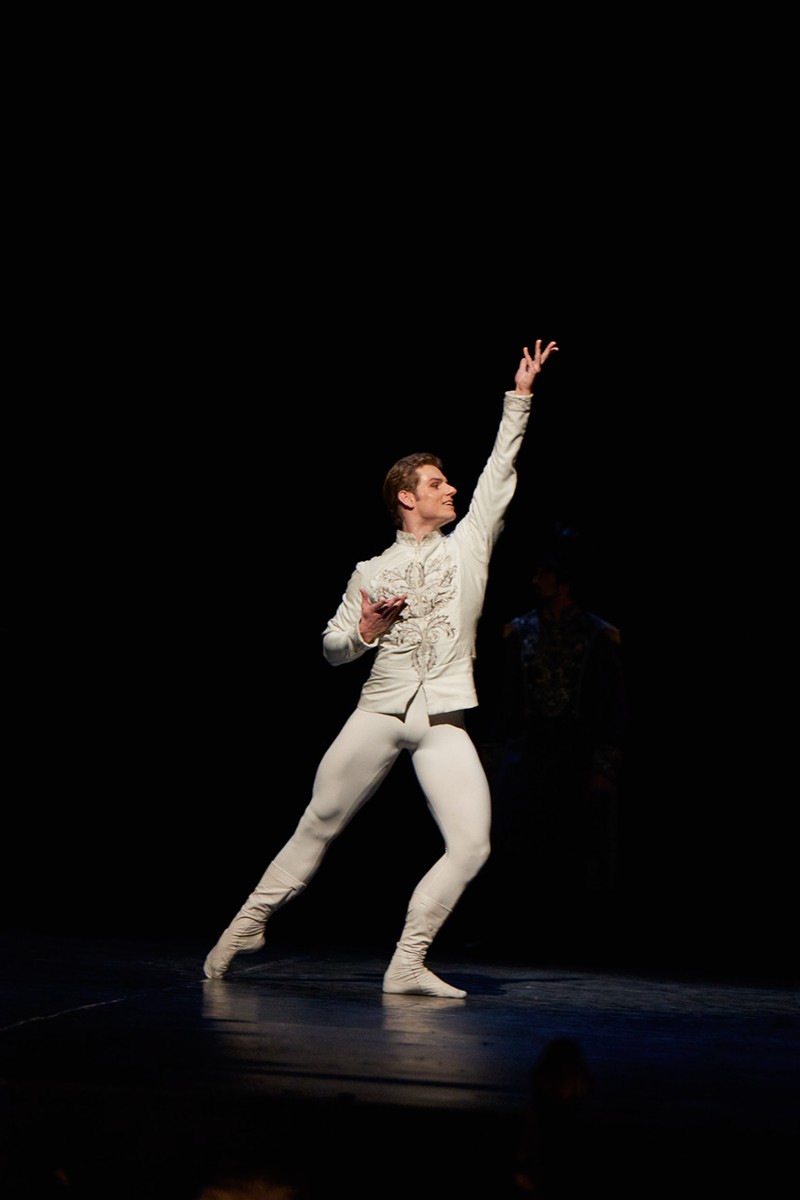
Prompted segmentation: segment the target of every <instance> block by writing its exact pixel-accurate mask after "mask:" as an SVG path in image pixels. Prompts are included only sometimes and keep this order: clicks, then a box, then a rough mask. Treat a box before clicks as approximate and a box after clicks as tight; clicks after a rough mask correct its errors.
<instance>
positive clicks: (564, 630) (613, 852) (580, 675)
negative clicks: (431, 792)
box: [485, 531, 626, 951]
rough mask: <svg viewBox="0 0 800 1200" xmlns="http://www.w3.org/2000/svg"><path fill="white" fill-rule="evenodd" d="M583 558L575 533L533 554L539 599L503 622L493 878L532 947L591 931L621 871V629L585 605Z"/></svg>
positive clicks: (492, 757)
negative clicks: (550, 937) (551, 935)
mask: <svg viewBox="0 0 800 1200" xmlns="http://www.w3.org/2000/svg"><path fill="white" fill-rule="evenodd" d="M582 560H583V555H582V548H581V545H580V541H579V539H578V538H577V537H576V536H575V535H574V534H572V533H570V532H568V531H567V532H559V533H557V534H555V535H553V537H552V538H551V539H549V541H548V543H547V544H546V545H545V546H543V547H542V548H541V550H540V551H539V553H538V555H537V556H536V558H535V571H534V575H533V580H532V583H533V587H534V594H535V606H534V608H532V609H531V610H530V612H527V613H525V614H524V615H522V616H519V617H515V618H514V619H513V620H511V621H509V622H508V624H507V625H506V627H505V630H504V639H503V651H504V654H505V659H506V661H505V663H504V669H503V673H502V687H501V693H500V695H501V698H500V701H499V703H498V709H497V723H496V730H497V734H498V736H496V737H495V738H494V739H493V741H492V745H491V746H487V747H485V757H486V759H487V766H488V768H489V774H490V781H491V785H492V796H493V810H494V837H493V853H494V862H493V866H492V880H493V882H492V885H491V886H492V888H493V890H494V891H495V892H496V897H495V898H494V900H496V901H497V902H499V904H500V911H502V910H503V909H504V908H505V907H506V906H507V905H508V904H509V903H510V904H512V905H513V906H514V908H515V909H516V910H517V911H518V912H519V913H520V915H521V916H522V917H523V922H522V925H521V926H520V927H518V931H517V933H518V934H519V932H520V930H522V931H523V933H522V937H521V939H520V941H521V943H522V944H520V945H518V946H517V948H518V949H521V950H523V951H524V950H525V949H526V948H532V949H534V950H535V949H536V947H537V946H540V945H541V942H540V938H541V937H542V935H543V934H546V933H547V931H548V930H550V931H552V932H556V930H557V929H561V930H562V931H563V930H564V928H565V924H564V923H565V922H566V928H569V926H570V924H571V923H572V921H573V919H577V922H578V924H577V925H576V928H578V929H581V930H583V931H585V932H587V933H588V932H590V929H589V926H588V924H587V918H588V917H589V916H590V915H591V916H596V917H598V918H599V917H601V916H602V913H603V909H604V906H605V902H606V901H608V900H610V899H611V897H612V895H613V892H614V887H615V883H616V877H617V867H618V862H617V859H618V844H617V842H618V839H617V806H618V784H619V768H620V764H621V761H622V753H623V743H624V734H625V718H626V712H625V709H626V705H625V688H624V681H623V673H622V662H621V657H620V632H619V630H618V629H617V628H616V627H615V626H613V625H611V624H610V623H609V622H607V621H605V620H603V619H602V618H601V617H599V616H596V615H595V614H594V613H592V612H589V611H588V610H587V609H586V608H584V607H583V606H582V604H581V603H580V599H581V584H582V582H583V576H584V574H585V571H584V564H583V561H582ZM494 900H493V902H494ZM523 914H524V915H523ZM526 918H527V919H526Z"/></svg>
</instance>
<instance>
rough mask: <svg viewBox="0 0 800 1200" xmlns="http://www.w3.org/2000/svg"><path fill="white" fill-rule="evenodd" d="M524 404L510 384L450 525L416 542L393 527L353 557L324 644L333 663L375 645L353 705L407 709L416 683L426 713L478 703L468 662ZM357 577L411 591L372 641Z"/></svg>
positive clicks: (512, 485)
mask: <svg viewBox="0 0 800 1200" xmlns="http://www.w3.org/2000/svg"><path fill="white" fill-rule="evenodd" d="M530 408H531V397H530V396H519V395H517V393H516V392H506V394H505V399H504V402H503V417H502V420H501V422H500V428H499V430H498V431H497V436H496V438H495V443H494V448H493V450H492V453H491V455H490V456H489V460H488V462H487V463H486V466H485V467H484V468H483V471H482V472H481V476H480V479H479V480H478V483H477V485H476V488H475V491H474V493H473V496H472V502H471V504H470V506H469V510H468V512H467V513H466V515H465V516H464V517H462V518H461V520H460V521H457V523H456V525H455V528H454V529H453V531H452V533H449V534H446V535H444V534H442V533H441V532H440V531H439V530H436V531H434V532H433V533H428V534H426V536H425V537H424V538H423V539H422V541H419V542H418V541H417V539H416V537H415V536H414V535H413V534H411V533H404V532H403V531H402V530H398V531H397V534H396V537H395V541H394V544H393V545H392V546H389V547H388V548H387V549H386V550H384V551H383V553H382V554H379V555H377V556H376V557H375V558H370V559H368V560H366V561H365V562H360V563H357V564H356V568H355V570H354V572H353V574H352V575H351V577H350V580H349V582H348V584H347V590H346V591H345V593H344V595H343V597H342V602H341V604H340V605H339V607H338V609H337V610H336V613H335V615H334V616H333V617H332V618H331V620H330V621H329V622H328V624H327V626H326V628H325V630H324V632H323V635H322V639H323V641H322V644H323V652H324V654H325V657H326V659H327V660H328V662H329V663H331V664H333V665H334V666H338V665H339V664H341V663H346V662H352V661H353V659H356V658H359V657H360V656H361V655H362V654H365V653H367V651H369V650H374V651H375V661H374V662H373V664H372V670H371V671H370V674H369V678H368V679H367V680H366V682H365V684H364V686H363V688H362V690H361V696H360V698H359V701H358V707H359V708H362V709H366V710H367V711H369V712H382V713H402V712H405V710H406V709H407V707H408V705H409V704H410V702H411V700H412V699H413V698H414V696H415V695H416V693H417V691H418V690H419V688H420V687H422V688H424V691H425V699H426V702H427V707H428V712H429V713H431V714H434V713H443V712H452V711H454V710H456V709H462V708H475V707H476V706H477V704H478V697H477V693H476V691H475V683H474V678H473V663H474V659H475V640H476V634H477V628H478V621H479V619H480V616H481V612H482V611H483V600H484V595H485V593H486V583H487V579H488V572H489V559H490V558H491V555H492V551H493V549H494V546H495V543H496V541H497V538H498V536H499V534H500V533H501V531H502V528H503V517H504V514H505V511H506V508H507V507H508V504H509V502H510V500H511V498H512V496H513V495H514V491H515V490H516V486H517V474H516V471H515V469H514V463H515V461H516V458H517V454H518V452H519V448H520V444H521V442H522V438H523V435H524V433H525V429H526V426H527V424H528V417H529V415H530ZM362 587H363V588H364V589H365V591H367V592H368V594H369V596H370V599H371V600H373V601H375V600H377V599H378V598H379V597H390V596H397V595H407V597H408V599H407V603H406V607H405V608H404V610H403V612H402V613H401V615H400V618H399V620H397V621H396V622H395V623H394V625H393V626H392V628H391V629H390V630H389V631H388V633H386V634H384V636H383V637H381V638H380V639H379V640H378V641H377V642H372V643H367V642H365V641H364V640H363V639H362V638H361V635H360V634H359V631H358V623H359V621H360V619H361V592H360V589H361V588H362Z"/></svg>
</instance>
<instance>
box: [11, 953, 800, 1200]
mask: <svg viewBox="0 0 800 1200" xmlns="http://www.w3.org/2000/svg"><path fill="white" fill-rule="evenodd" d="M207 949H208V947H207V946H205V944H202V945H201V944H199V943H198V944H183V945H175V944H152V943H148V944H143V943H139V942H136V941H124V940H117V941H114V940H91V939H79V938H70V937H47V936H37V935H14V936H11V935H7V936H6V937H5V938H4V939H3V942H2V954H3V964H4V975H3V979H4V982H3V984H2V993H1V995H2V1026H3V1034H2V1043H3V1108H4V1113H3V1128H4V1137H5V1140H6V1145H5V1151H4V1153H5V1163H4V1179H5V1184H6V1190H5V1191H3V1192H2V1195H3V1196H7V1197H21V1198H22V1197H40V1196H41V1197H44V1196H57V1195H63V1196H73V1197H82V1196H91V1197H98V1196H102V1197H107V1198H109V1200H112V1198H113V1197H129V1196H136V1197H139V1198H143V1200H148V1198H149V1197H162V1196H165V1197H166V1196H168V1197H174V1198H175V1200H183V1198H185V1200H195V1198H196V1197H199V1196H200V1195H201V1194H202V1193H203V1189H204V1187H207V1186H208V1185H210V1184H211V1182H212V1181H213V1180H214V1179H215V1178H216V1177H217V1176H219V1175H225V1174H227V1175H229V1176H230V1175H236V1176H238V1177H244V1176H248V1175H249V1176H251V1177H258V1178H260V1179H261V1181H262V1183H264V1181H265V1180H272V1182H273V1184H275V1186H274V1187H273V1189H272V1190H269V1189H267V1188H266V1186H264V1187H262V1190H261V1191H260V1192H258V1191H256V1190H251V1192H248V1193H247V1194H248V1195H252V1196H288V1195H297V1196H303V1197H305V1196H309V1197H317V1196H328V1195H331V1194H340V1193H341V1194H343V1195H346V1196H375V1197H381V1196H391V1197H394V1196H414V1197H423V1196H424V1197H427V1196H431V1197H433V1196H436V1197H437V1200H438V1198H443V1197H445V1196H450V1197H469V1196H487V1197H498V1200H501V1198H503V1197H511V1196H517V1195H518V1196H522V1195H525V1194H531V1193H530V1192H527V1193H526V1192H525V1191H524V1190H523V1188H522V1186H521V1182H520V1181H517V1180H516V1179H515V1171H516V1170H517V1169H518V1168H524V1169H525V1170H526V1171H527V1173H528V1175H529V1176H531V1177H534V1176H535V1177H537V1178H538V1180H539V1184H538V1191H536V1192H535V1193H534V1194H535V1195H539V1196H572V1195H578V1194H579V1193H580V1194H581V1195H586V1194H587V1192H589V1191H593V1190H594V1189H597V1190H599V1191H600V1192H602V1193H603V1194H607V1195H610V1196H619V1195H624V1196H634V1195H635V1196H637V1197H640V1196H647V1197H649V1196H654V1195H655V1196H662V1195H663V1196H676V1197H677V1196H680V1197H685V1196H693V1195H698V1196H700V1195H703V1196H707V1195H717V1194H722V1192H723V1191H727V1190H728V1189H729V1188H733V1189H735V1192H736V1194H752V1195H770V1194H777V1193H778V1191H779V1190H780V1191H783V1189H784V1187H785V1186H786V1183H787V1182H788V1181H789V1180H790V1179H791V1178H792V1169H793V1167H794V1160H795V1156H796V1152H797V1148H798V1146H797V1131H798V1116H800V1079H799V1078H798V1066H800V1014H798V996H797V992H796V991H795V989H794V988H793V987H792V986H789V985H783V984H777V985H772V984H756V983H742V982H741V981H736V980H727V979H702V978H699V977H696V976H693V977H686V976H684V977H681V976H675V975H671V976H670V975H661V974H659V973H658V972H656V971H650V970H648V971H647V972H641V971H638V972H631V973H628V972H625V971H623V970H617V969H615V970H613V971H612V970H600V969H597V968H586V967H583V968H582V967H581V966H580V965H575V966H574V967H564V966H558V967H554V966H548V965H547V964H530V965H525V964H520V963H519V962H496V961H492V962H490V961H485V960H483V959H481V958H480V957H479V958H478V959H471V958H469V957H467V956H464V957H453V958H450V959H442V958H441V957H437V956H435V955H432V956H431V965H432V966H434V967H435V968H437V969H438V970H439V971H440V973H441V974H442V975H443V976H444V977H445V978H447V979H448V980H450V981H452V982H453V983H455V984H457V985H459V986H463V987H465V988H466V989H467V990H468V992H469V997H468V999H467V1000H461V1001H440V1000H431V999H426V998H423V997H402V996H401V997H397V996H384V995H383V994H382V993H381V990H380V985H381V976H382V972H383V969H384V967H385V961H384V959H383V958H382V957H381V956H380V955H378V954H377V953H376V954H374V955H373V954H371V953H370V952H369V951H364V950H363V949H359V950H356V951H348V950H347V949H344V948H338V949H337V948H330V947H324V948H322V949H320V950H314V951H311V950H309V949H308V948H307V947H304V948H302V949H300V950H299V951H297V952H292V950H291V948H287V946H286V945H278V946H271V947H270V946H268V947H267V948H265V950H264V951H262V952H261V954H259V955H258V956H253V957H248V958H242V959H240V960H238V962H239V964H241V965H238V966H236V967H234V969H233V970H232V972H231V976H230V978H229V980H226V981H223V982H216V983H210V982H208V981H204V979H203V977H202V971H201V964H202V960H203V957H204V954H205V951H206V950H207ZM558 1051H561V1052H562V1055H563V1057H562V1058H561V1059H560V1060H559V1058H558V1054H557V1052H558ZM570 1055H572V1058H570ZM551 1059H552V1060H553V1061H554V1062H556V1063H558V1062H559V1061H560V1062H561V1068H562V1069H561V1070H560V1071H557V1072H556V1077H557V1078H558V1080H559V1081H560V1087H561V1088H562V1091H561V1092H560V1093H559V1095H560V1096H561V1097H562V1100H561V1102H560V1103H559V1104H550V1105H547V1106H543V1107H539V1106H535V1105H534V1104H533V1102H532V1092H531V1082H532V1069H533V1068H534V1067H537V1071H536V1078H537V1079H538V1080H540V1081H542V1080H545V1078H547V1077H546V1076H545V1074H544V1065H545V1063H547V1062H549V1061H550V1060H551ZM565 1064H566V1065H565ZM570 1085H572V1090H571V1091H569V1088H570ZM563 1089H567V1090H566V1092H565V1091H564V1090H563ZM567 1093H568V1094H569V1095H571V1097H572V1099H571V1100H565V1099H563V1097H564V1096H565V1095H566V1094H567ZM548 1094H552V1093H548ZM281 1182H283V1183H285V1184H286V1185H287V1186H286V1187H285V1188H284V1190H283V1191H281V1190H279V1188H278V1186H277V1185H278V1184H279V1183H281ZM288 1185H291V1187H292V1189H293V1190H289V1187H288ZM205 1194H206V1195H211V1193H210V1192H209V1191H206V1193H205ZM222 1194H226V1195H227V1194H231V1195H232V1194H233V1192H226V1193H222V1192H217V1193H214V1195H215V1196H216V1195H222ZM241 1194H242V1195H244V1193H241Z"/></svg>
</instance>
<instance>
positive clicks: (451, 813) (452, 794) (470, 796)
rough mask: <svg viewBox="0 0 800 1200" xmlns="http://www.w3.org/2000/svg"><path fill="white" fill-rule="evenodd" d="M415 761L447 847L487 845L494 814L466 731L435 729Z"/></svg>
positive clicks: (455, 727)
mask: <svg viewBox="0 0 800 1200" xmlns="http://www.w3.org/2000/svg"><path fill="white" fill-rule="evenodd" d="M412 761H413V764H414V771H415V772H416V776H417V779H418V780H419V783H420V786H421V788H422V790H423V791H424V793H425V795H426V797H427V800H428V804H429V805H430V809H431V812H432V813H433V816H434V819H435V820H436V823H437V825H438V826H439V828H440V830H441V831H442V834H443V836H444V839H445V842H446V843H447V845H448V846H450V847H451V848H453V847H455V846H457V845H459V844H460V845H465V844H471V845H475V844H476V843H482V842H488V840H489V833H490V828H491V814H492V809H491V799H490V793H489V784H488V781H487V779H486V773H485V771H484V769H483V764H482V763H481V760H480V756H479V755H478V751H477V750H476V748H475V745H474V743H473V741H472V739H471V738H470V736H469V734H468V733H467V732H466V730H465V729H462V728H459V727H458V726H455V725H432V726H431V728H430V729H429V730H428V732H427V733H426V734H425V736H424V738H423V739H422V740H421V742H420V744H419V745H418V747H417V748H416V750H415V751H414V752H413V754H412Z"/></svg>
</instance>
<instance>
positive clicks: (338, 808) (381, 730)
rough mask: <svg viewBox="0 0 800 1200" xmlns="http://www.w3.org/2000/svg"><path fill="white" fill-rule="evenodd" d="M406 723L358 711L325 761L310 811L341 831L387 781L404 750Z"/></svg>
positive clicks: (322, 762) (316, 780) (335, 740)
mask: <svg viewBox="0 0 800 1200" xmlns="http://www.w3.org/2000/svg"><path fill="white" fill-rule="evenodd" d="M402 737H403V722H402V721H401V720H400V719H399V718H398V717H392V716H388V715H386V714H385V713H372V712H364V711H363V709H360V708H358V709H356V711H355V712H354V713H353V714H352V716H350V718H349V719H348V720H347V722H346V723H345V725H344V727H343V728H342V731H341V733H339V735H338V737H336V738H335V739H334V741H333V742H332V743H331V745H330V746H329V748H328V749H327V750H326V752H325V754H324V755H323V757H322V761H321V762H320V764H319V767H318V768H317V774H316V778H315V780H314V792H313V796H312V798H311V803H310V805H309V808H310V809H311V810H312V811H313V813H314V815H315V816H316V817H317V819H318V820H320V821H323V822H326V823H328V822H331V821H334V822H336V823H338V825H339V826H340V827H341V826H342V825H344V824H345V823H346V822H347V821H349V820H350V818H351V817H352V816H353V815H354V814H355V813H356V812H358V810H359V808H360V807H361V806H362V804H364V803H366V801H367V800H369V798H370V796H372V795H373V794H374V792H375V791H376V790H377V788H378V787H379V786H380V784H381V782H382V781H383V780H384V779H385V778H386V776H387V774H388V773H389V771H390V769H391V767H392V765H393V763H394V762H395V759H396V758H397V756H398V754H399V753H400V750H401V748H402Z"/></svg>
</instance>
